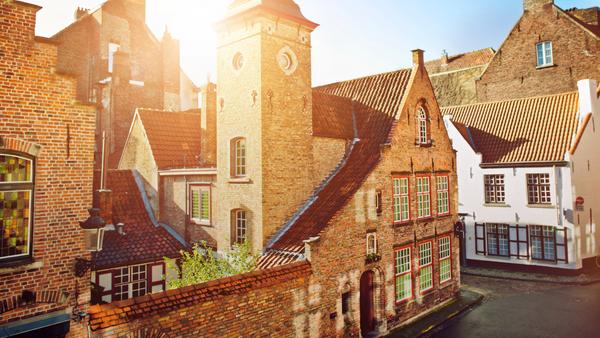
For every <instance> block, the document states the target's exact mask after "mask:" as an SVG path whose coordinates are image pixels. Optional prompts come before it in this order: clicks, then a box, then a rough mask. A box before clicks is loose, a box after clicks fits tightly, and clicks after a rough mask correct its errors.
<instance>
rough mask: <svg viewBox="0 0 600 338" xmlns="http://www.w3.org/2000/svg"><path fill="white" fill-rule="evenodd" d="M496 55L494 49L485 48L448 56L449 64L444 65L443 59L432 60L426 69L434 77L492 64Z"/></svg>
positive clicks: (426, 65)
mask: <svg viewBox="0 0 600 338" xmlns="http://www.w3.org/2000/svg"><path fill="white" fill-rule="evenodd" d="M494 54H496V51H494V49H493V48H484V49H480V50H476V51H473V52H468V53H462V54H457V55H452V56H448V64H444V63H443V60H442V59H441V58H440V59H436V60H431V61H428V62H425V67H426V68H427V71H428V72H429V75H434V74H437V73H444V72H452V71H456V70H461V69H468V68H473V67H478V66H484V65H487V64H488V63H490V61H491V60H492V58H493V57H494Z"/></svg>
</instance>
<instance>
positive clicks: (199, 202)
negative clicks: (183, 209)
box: [189, 185, 211, 225]
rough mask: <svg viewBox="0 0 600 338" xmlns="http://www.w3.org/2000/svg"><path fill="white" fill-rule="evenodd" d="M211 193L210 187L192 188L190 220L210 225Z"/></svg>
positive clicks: (199, 186)
mask: <svg viewBox="0 0 600 338" xmlns="http://www.w3.org/2000/svg"><path fill="white" fill-rule="evenodd" d="M210 199H211V191H210V186H208V185H204V186H201V185H192V186H190V212H189V215H190V219H191V220H192V221H194V222H196V223H199V224H205V225H208V224H210V207H211V201H210Z"/></svg>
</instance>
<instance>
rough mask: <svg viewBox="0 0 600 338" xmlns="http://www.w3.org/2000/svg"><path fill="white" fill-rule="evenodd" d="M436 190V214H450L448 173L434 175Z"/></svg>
mask: <svg viewBox="0 0 600 338" xmlns="http://www.w3.org/2000/svg"><path fill="white" fill-rule="evenodd" d="M435 183H436V192H437V213H438V215H448V214H450V193H449V191H450V178H449V177H448V175H440V176H436V177H435Z"/></svg>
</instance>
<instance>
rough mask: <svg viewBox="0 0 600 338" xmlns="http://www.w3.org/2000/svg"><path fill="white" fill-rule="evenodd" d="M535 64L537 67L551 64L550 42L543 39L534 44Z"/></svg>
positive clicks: (552, 59)
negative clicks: (535, 52)
mask: <svg viewBox="0 0 600 338" xmlns="http://www.w3.org/2000/svg"><path fill="white" fill-rule="evenodd" d="M536 51H537V65H538V67H544V66H552V65H553V64H554V58H553V56H552V42H551V41H545V42H540V43H538V44H537V45H536Z"/></svg>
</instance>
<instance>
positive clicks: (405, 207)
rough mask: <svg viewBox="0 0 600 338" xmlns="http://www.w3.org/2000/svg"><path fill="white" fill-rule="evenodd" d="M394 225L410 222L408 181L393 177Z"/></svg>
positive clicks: (407, 179)
mask: <svg viewBox="0 0 600 338" xmlns="http://www.w3.org/2000/svg"><path fill="white" fill-rule="evenodd" d="M393 189H394V223H404V222H408V221H410V179H409V178H408V177H406V176H399V177H394V186H393Z"/></svg>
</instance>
